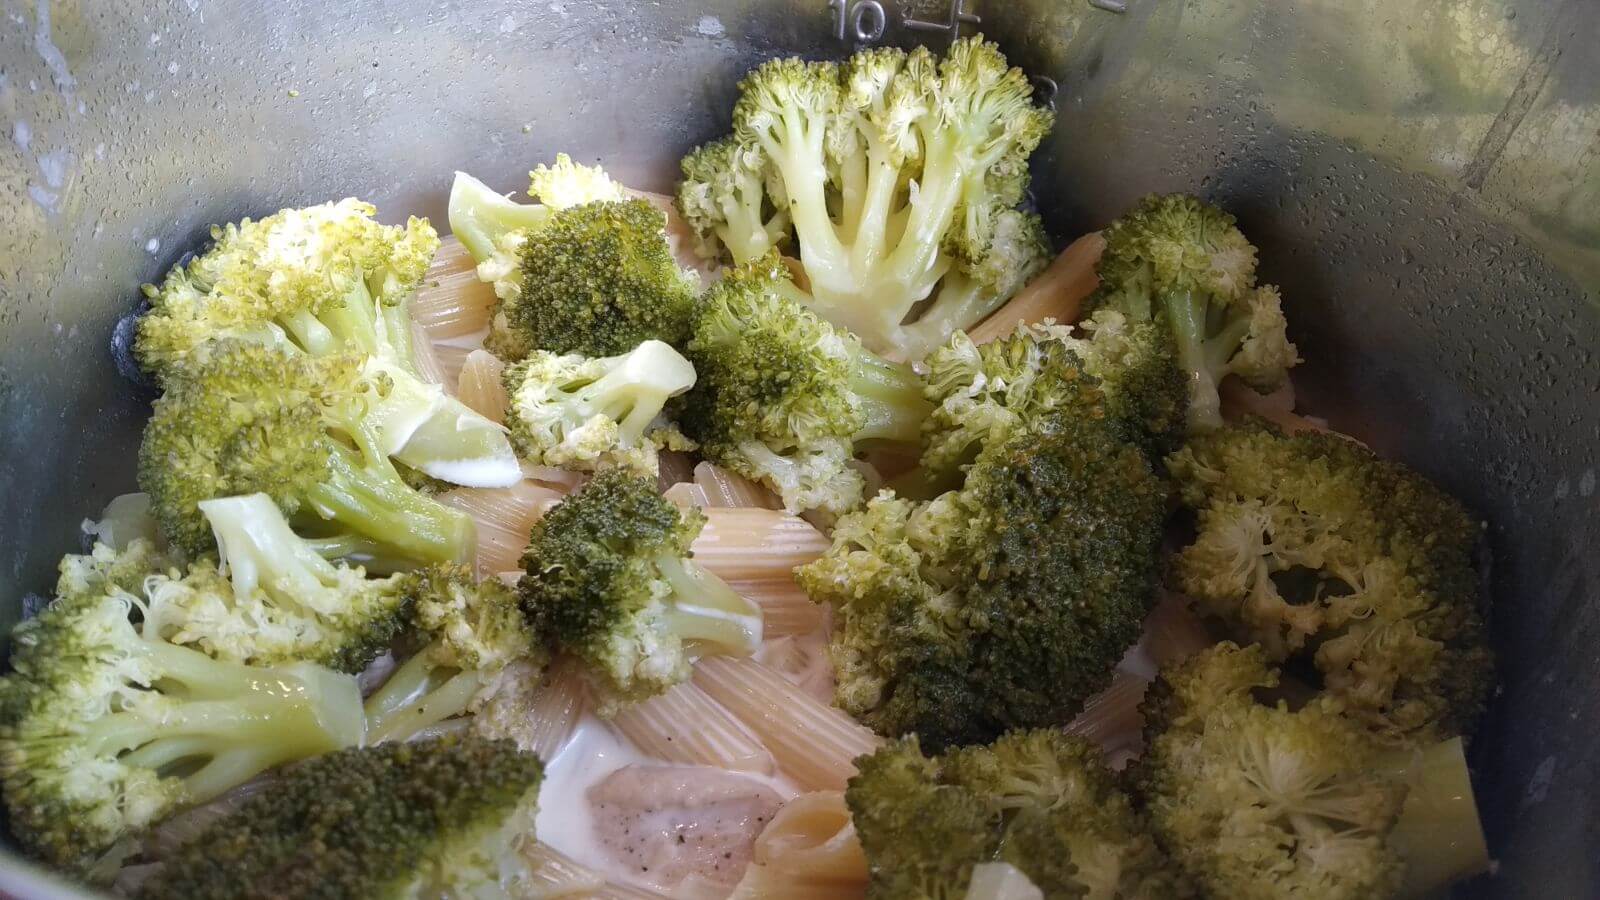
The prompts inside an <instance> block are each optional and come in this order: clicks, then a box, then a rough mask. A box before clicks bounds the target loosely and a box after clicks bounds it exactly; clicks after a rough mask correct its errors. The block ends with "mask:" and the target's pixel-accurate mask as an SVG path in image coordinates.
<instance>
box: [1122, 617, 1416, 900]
mask: <svg viewBox="0 0 1600 900" xmlns="http://www.w3.org/2000/svg"><path fill="white" fill-rule="evenodd" d="M1277 684H1278V675H1277V673H1276V672H1275V671H1273V670H1271V669H1270V668H1269V667H1268V666H1267V664H1266V655H1265V654H1264V653H1263V652H1262V651H1261V649H1260V648H1259V647H1250V648H1247V649H1240V648H1239V647H1238V646H1237V645H1234V644H1231V643H1223V644H1218V645H1217V646H1215V647H1212V648H1210V649H1207V650H1205V651H1202V652H1201V653H1199V654H1198V655H1196V656H1193V657H1190V658H1189V659H1188V660H1186V661H1183V662H1180V663H1177V664H1175V665H1174V666H1172V667H1169V668H1168V669H1167V670H1166V671H1165V672H1163V674H1162V677H1161V680H1160V681H1159V682H1158V683H1157V684H1156V685H1155V686H1153V687H1152V688H1151V689H1150V695H1149V697H1148V698H1147V702H1146V704H1145V710H1144V711H1145V721H1146V730H1147V733H1148V738H1147V744H1148V747H1147V750H1146V752H1145V755H1144V757H1143V758H1142V759H1141V760H1140V762H1139V763H1138V770H1137V777H1136V783H1137V786H1138V790H1139V793H1140V795H1141V797H1142V800H1143V804H1144V806H1145V808H1146V810H1147V811H1148V814H1149V817H1150V822H1151V825H1152V828H1153V830H1154V833H1155V835H1156V839H1157V840H1158V841H1159V842H1160V843H1161V844H1162V846H1163V847H1164V849H1166V851H1167V852H1168V853H1169V854H1171V855H1172V858H1173V859H1174V860H1175V861H1176V862H1177V863H1178V865H1179V866H1180V867H1181V868H1182V869H1183V871H1184V874H1185V875H1187V876H1188V877H1189V878H1191V879H1193V880H1194V882H1195V883H1196V884H1197V886H1198V887H1199V888H1200V890H1201V892H1202V893H1203V894H1205V895H1206V896H1213V897H1237V898H1241V900H1250V898H1262V900H1266V898H1269V897H1270V898H1277V897H1315V898H1318V900H1337V898H1346V897H1348V898H1357V897H1362V898H1369V897H1385V896H1392V895H1393V893H1394V891H1395V889H1396V888H1397V887H1398V886H1399V883H1400V879H1401V877H1402V860H1401V858H1400V856H1399V854H1398V853H1397V852H1396V851H1395V849H1394V848H1393V846H1391V844H1390V842H1389V840H1388V836H1389V834H1390V832H1391V830H1392V829H1393V828H1394V826H1395V822H1396V820H1397V818H1398V816H1399V814H1400V809H1401V804H1402V802H1403V801H1404V799H1405V795H1406V784H1405V781H1404V780H1403V779H1402V778H1401V777H1400V776H1398V775H1396V774H1394V773H1392V772H1388V771H1385V768H1384V763H1383V759H1382V756H1381V753H1380V748H1379V747H1378V745H1376V744H1375V743H1374V742H1372V741H1371V740H1370V739H1369V738H1368V736H1367V734H1366V733H1365V731H1364V730H1363V729H1362V728H1361V727H1360V726H1359V725H1358V724H1356V723H1355V722H1352V721H1350V720H1349V719H1346V718H1344V717H1343V716H1341V715H1339V714H1338V712H1337V710H1336V709H1335V708H1334V707H1333V706H1331V705H1329V704H1325V703H1322V702H1320V701H1316V700H1313V702H1311V703H1310V704H1307V705H1306V706H1304V707H1302V708H1300V709H1299V710H1294V711H1291V710H1290V708H1289V707H1288V706H1287V705H1286V704H1284V703H1282V702H1280V703H1278V704H1277V705H1266V704H1263V703H1260V702H1257V700H1256V699H1255V698H1254V697H1253V696H1252V692H1253V691H1258V690H1265V689H1271V688H1274V687H1276V686H1277Z"/></svg>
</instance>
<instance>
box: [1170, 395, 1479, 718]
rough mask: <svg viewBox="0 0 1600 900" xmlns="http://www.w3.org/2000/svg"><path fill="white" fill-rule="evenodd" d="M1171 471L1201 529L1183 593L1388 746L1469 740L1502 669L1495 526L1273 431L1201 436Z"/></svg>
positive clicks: (1365, 454) (1391, 470) (1397, 472)
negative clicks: (1496, 656)
mask: <svg viewBox="0 0 1600 900" xmlns="http://www.w3.org/2000/svg"><path fill="white" fill-rule="evenodd" d="M1168 468H1169V470H1170V471H1171V472H1172V474H1173V477H1174V478H1175V479H1176V481H1177V483H1178V486H1179V489H1180V492H1181V494H1182V498H1183V502H1184V504H1185V505H1186V506H1188V507H1189V508H1190V509H1192V510H1194V511H1195V512H1196V530H1197V534H1196V537H1195V540H1194V542H1193V543H1192V544H1190V545H1189V546H1188V547H1186V548H1184V549H1183V550H1182V551H1181V552H1180V553H1179V554H1178V555H1177V557H1176V559H1175V560H1174V562H1173V566H1172V580H1173V582H1174V584H1175V586H1176V587H1177V588H1178V589H1180V590H1182V591H1184V592H1185V593H1187V594H1189V595H1191V596H1193V597H1194V598H1195V600H1196V602H1197V604H1198V606H1197V608H1198V610H1199V611H1200V612H1202V613H1204V614H1207V615H1210V616H1214V617H1216V618H1218V619H1220V620H1222V621H1223V622H1224V623H1225V624H1226V625H1227V627H1228V628H1230V629H1231V630H1232V631H1233V633H1234V635H1235V636H1237V637H1238V638H1240V639H1241V640H1245V641H1251V642H1260V644H1261V645H1262V647H1263V648H1264V649H1265V652H1266V653H1267V654H1268V655H1269V656H1270V658H1271V659H1273V660H1274V661H1283V660H1288V659H1291V658H1299V659H1304V660H1307V661H1309V662H1310V663H1311V664H1312V665H1311V666H1310V667H1309V668H1312V669H1313V670H1314V671H1315V672H1316V673H1317V674H1318V676H1319V677H1320V679H1321V682H1322V683H1321V685H1320V687H1322V688H1324V689H1325V690H1326V691H1327V692H1328V694H1329V695H1330V696H1331V697H1332V698H1334V699H1336V700H1337V701H1338V702H1339V703H1340V704H1341V705H1342V707H1343V709H1344V711H1345V713H1346V714H1347V715H1350V716H1353V717H1355V718H1357V719H1358V720H1360V721H1361V722H1362V723H1364V724H1365V725H1366V726H1367V727H1368V728H1370V729H1371V730H1372V731H1373V733H1374V735H1375V736H1377V737H1379V738H1380V739H1382V740H1384V741H1385V742H1388V743H1404V742H1414V741H1424V742H1431V741H1436V740H1440V739H1442V738H1446V737H1450V736H1453V735H1457V734H1464V733H1466V732H1467V731H1468V730H1469V727H1470V725H1471V723H1472V721H1473V720H1474V719H1475V718H1476V716H1477V715H1478V713H1479V712H1480V711H1481V710H1482V709H1483V706H1484V702H1485V699H1486V697H1487V695H1488V691H1489V686H1490V684H1491V682H1492V675H1491V669H1492V661H1491V658H1490V653H1489V649H1488V646H1487V644H1486V639H1485V635H1484V627H1483V622H1482V620H1481V619H1480V617H1479V614H1478V608H1477V604H1478V595H1479V590H1480V588H1479V578H1478V575H1477V572H1476V571H1475V570H1474V568H1473V565H1472V558H1473V553H1474V550H1475V547H1476V544H1477V541H1478V538H1479V536H1480V534H1481V531H1482V529H1481V526H1480V525H1479V523H1478V521H1477V520H1476V519H1474V518H1473V517H1472V516H1471V515H1470V514H1468V512H1467V511H1466V510H1465V509H1463V508H1462V506H1461V504H1460V503H1458V502H1457V501H1456V500H1455V499H1454V498H1452V497H1450V496H1449V495H1447V494H1445V493H1444V492H1443V491H1442V490H1440V489H1439V488H1438V487H1436V486H1434V485H1433V484H1431V483H1429V482H1428V481H1427V480H1426V479H1424V478H1423V477H1422V476H1420V475H1418V474H1417V473H1416V472H1413V471H1412V470H1410V469H1408V468H1406V467H1405V466H1403V465H1401V464H1399V463H1394V462H1388V461H1385V460H1381V459H1379V458H1378V457H1376V456H1374V455H1373V454H1372V453H1371V452H1370V451H1368V450H1366V449H1364V448H1362V447H1360V446H1358V445H1356V444H1354V443H1352V442H1350V441H1347V440H1344V439H1342V438H1340V437H1338V436H1336V435H1330V434H1297V435H1294V436H1285V435H1283V434H1282V433H1281V432H1279V431H1278V430H1277V429H1275V428H1273V427H1272V426H1270V425H1268V424H1266V423H1263V422H1253V423H1249V424H1245V425H1238V426H1230V427H1227V428H1223V429H1221V430H1218V431H1216V432H1213V433H1209V434H1205V435H1200V436H1196V437H1194V438H1192V439H1191V440H1190V443H1189V445H1188V446H1187V447H1185V448H1184V449H1183V450H1181V451H1179V452H1178V453H1176V454H1174V455H1173V456H1172V457H1171V459H1170V461H1169V464H1168Z"/></svg>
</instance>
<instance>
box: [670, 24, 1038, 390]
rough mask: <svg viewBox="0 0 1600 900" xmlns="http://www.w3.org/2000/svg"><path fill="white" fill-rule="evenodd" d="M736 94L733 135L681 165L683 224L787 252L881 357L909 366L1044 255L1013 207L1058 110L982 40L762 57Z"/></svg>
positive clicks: (823, 310) (814, 303)
mask: <svg viewBox="0 0 1600 900" xmlns="http://www.w3.org/2000/svg"><path fill="white" fill-rule="evenodd" d="M739 90H740V97H739V100H738V102H737V104H736V105H735V106H734V112H733V119H734V125H733V134H732V135H730V136H729V137H727V138H723V139H721V140H718V141H715V142H712V143H710V144H707V145H705V146H703V147H701V148H699V149H697V150H696V151H694V152H693V153H691V154H690V155H689V156H688V157H687V158H685V159H684V161H683V174H684V180H683V183H682V185H681V186H680V188H679V191H678V204H679V207H680V209H681V210H682V212H683V214H684V217H685V219H686V220H687V221H688V222H689V223H690V224H691V225H693V226H694V227H695V228H696V230H697V231H698V232H699V233H700V236H701V243H702V245H703V247H704V249H706V250H708V251H712V252H722V251H726V254H727V255H728V256H729V257H730V258H731V259H732V261H733V262H734V263H737V264H743V263H747V262H750V261H752V260H755V259H758V258H760V257H761V256H763V255H764V254H766V253H767V252H768V251H770V250H772V249H773V248H775V247H777V246H779V245H780V244H788V245H789V246H791V247H793V248H794V250H795V252H797V253H798V255H799V259H800V265H801V267H802V268H803V269H804V271H805V274H806V281H807V283H808V288H807V289H806V290H804V291H801V292H799V293H801V296H802V297H803V300H804V302H805V303H806V304H807V305H808V306H810V307H811V308H812V309H814V310H816V311H817V312H818V313H820V314H821V315H822V316H824V317H825V318H827V319H828V320H829V321H831V322H833V323H834V324H837V325H841V326H843V327H846V328H849V329H850V330H851V331H853V332H855V333H856V334H858V335H860V336H861V339H862V340H863V341H864V342H865V343H866V344H867V346H868V347H870V348H872V349H873V350H874V351H875V352H878V353H883V354H886V355H890V356H893V357H895V358H898V359H920V358H921V356H922V355H923V354H924V353H926V352H927V351H929V350H931V349H933V348H934V347H937V346H938V345H939V344H941V343H943V342H944V340H945V339H946V338H948V337H949V335H950V334H951V332H953V331H955V330H956V329H959V328H966V327H970V326H971V325H973V324H975V323H977V322H978V321H979V320H981V319H982V318H983V317H984V316H986V315H987V314H988V313H989V312H991V311H993V310H994V309H995V308H996V307H998V306H999V305H1000V304H1001V303H1003V302H1004V301H1005V300H1006V299H1007V298H1008V297H1010V295H1011V294H1012V293H1014V292H1015V291H1016V290H1017V289H1018V288H1020V287H1021V286H1022V284H1023V283H1025V282H1026V281H1027V279H1029V278H1030V277H1032V276H1033V275H1034V274H1036V273H1037V272H1038V271H1039V270H1040V269H1042V268H1043V267H1044V265H1045V263H1046V262H1047V261H1048V256H1049V241H1048V239H1047V238H1046V236H1045V235H1044V232H1043V229H1042V228H1041V226H1040V223H1039V220H1038V217H1036V216H1033V215H1031V214H1029V213H1025V212H1021V211H1019V210H1018V209H1016V206H1017V204H1018V203H1019V202H1020V201H1021V200H1022V198H1023V195H1024V194H1025V193H1026V190H1027V180H1028V173H1027V160H1028V156H1029V154H1031V153H1032V152H1033V149H1034V148H1035V147H1036V146H1037V145H1038V143H1039V141H1040V140H1041V139H1042V138H1043V137H1044V135H1045V134H1046V133H1047V132H1048V131H1049V130H1050V126H1051V123H1052V116H1051V114H1050V113H1049V112H1048V111H1047V110H1044V109H1042V108H1039V107H1037V106H1035V105H1033V103H1032V92H1033V89H1032V86H1031V85H1030V84H1029V82H1028V79H1027V77H1026V76H1025V75H1024V74H1023V73H1022V71H1021V70H1019V69H1015V68H1009V67H1008V65H1007V63H1006V60H1005V57H1004V56H1002V55H1001V53H1000V51H999V49H998V48H997V47H996V46H995V45H994V44H992V43H988V42H986V41H984V40H983V39H982V37H974V38H965V39H962V40H958V41H956V42H955V43H954V44H953V45H952V46H951V48H950V50H949V52H948V53H947V54H946V55H945V57H944V59H942V60H940V59H936V58H935V57H934V56H933V54H932V53H930V52H929V51H928V50H927V49H926V48H917V49H915V50H912V51H910V52H905V51H901V50H897V49H888V48H883V49H873V50H866V51H863V52H860V53H857V54H856V55H854V56H852V57H851V58H850V59H849V60H847V61H846V62H844V63H842V64H838V63H831V62H805V61H803V60H800V59H792V58H791V59H777V60H772V61H770V62H767V63H765V64H764V65H762V66H761V67H760V68H758V69H756V70H755V71H754V72H751V73H750V74H749V75H748V76H747V77H746V78H745V80H744V81H743V82H741V83H740V86H739Z"/></svg>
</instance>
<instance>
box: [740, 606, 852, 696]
mask: <svg viewBox="0 0 1600 900" xmlns="http://www.w3.org/2000/svg"><path fill="white" fill-rule="evenodd" d="M825 618H826V617H825V616H824V619H825ZM822 636H823V632H822V631H820V630H819V631H817V632H814V633H813V634H812V635H810V636H808V637H809V639H808V637H801V636H795V635H788V636H784V637H779V638H777V639H775V640H769V641H767V642H766V643H765V644H763V645H762V646H761V651H760V652H759V653H757V654H756V660H757V661H758V662H760V663H761V664H762V665H764V666H766V667H767V668H769V669H772V670H773V671H775V672H777V673H778V674H780V675H782V676H783V677H785V678H787V679H789V680H790V681H791V682H794V684H795V685H797V686H798V687H799V688H800V689H801V690H803V691H805V692H806V693H807V694H810V695H811V696H812V697H815V698H816V699H817V700H818V701H820V702H822V703H830V702H832V700H833V665H832V663H831V662H830V661H829V659H828V652H827V645H826V644H825V643H824V642H823V641H822V640H820V638H821V637H822Z"/></svg>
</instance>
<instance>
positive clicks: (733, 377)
mask: <svg viewBox="0 0 1600 900" xmlns="http://www.w3.org/2000/svg"><path fill="white" fill-rule="evenodd" d="M796 298H797V289H796V288H795V285H794V282H793V281H792V280H791V278H790V275H789V272H788V269H787V268H786V267H785V266H784V265H783V263H782V262H781V261H780V260H779V259H778V257H777V256H775V255H770V254H769V255H768V256H765V257H762V258H761V259H758V260H755V261H753V262H750V263H748V264H746V265H743V266H740V267H738V268H736V269H734V270H733V271H731V272H729V273H728V274H726V275H725V276H724V277H723V279H722V280H721V281H719V282H718V283H717V284H716V285H715V286H714V287H712V288H711V290H710V292H708V294H707V295H706V297H705V299H704V301H703V303H702V304H701V307H700V310H699V312H698V314H697V315H696V317H695V322H694V331H693V338H692V339H691V340H690V342H689V358H690V359H691V360H692V361H693V362H694V366H695V371H696V372H697V373H698V375H699V382H698V384H697V385H696V387H695V389H694V390H692V391H690V393H689V394H688V395H687V397H686V402H685V409H684V412H683V418H682V421H683V427H684V430H685V431H686V432H687V433H688V435H689V437H691V438H693V439H694V440H696V441H698V442H699V443H700V445H701V448H702V449H703V450H704V452H705V453H706V455H707V456H710V457H711V458H713V459H715V460H716V461H717V462H719V463H720V464H722V465H724V466H727V467H728V468H730V469H732V470H734V471H735V472H738V473H739V474H741V475H744V476H745V477H746V478H750V479H752V480H756V481H761V482H763V483H765V484H767V485H768V486H769V487H771V488H772V489H773V490H774V491H776V492H777V493H778V494H779V496H781V497H782V498H783V502H784V505H785V507H787V508H788V509H789V510H790V511H791V512H793V511H798V510H805V509H823V510H827V511H829V512H834V513H842V512H844V511H845V510H847V509H849V508H851V507H853V506H855V505H856V504H857V503H859V501H860V497H861V491H862V483H863V482H862V478H861V476H860V474H859V473H857V472H856V471H855V470H854V469H852V468H850V467H849V465H848V464H849V462H850V460H851V458H852V457H853V454H854V451H855V449H856V448H857V446H858V445H861V446H867V445H884V444H891V445H892V444H912V443H913V442H915V441H916V440H917V439H918V429H919V428H920V426H921V423H922V420H923V417H924V416H926V415H927V413H928V410H929V407H928V403H927V401H925V400H924V399H923V397H922V385H921V382H920V380H919V379H918V378H917V376H916V373H915V372H913V371H912V370H911V368H910V367H909V366H905V365H902V364H899V363H891V362H888V361H887V360H884V359H882V358H881V357H878V356H876V355H875V354H873V353H871V352H869V351H868V350H866V349H865V348H864V347H862V346H861V343H860V341H858V340H856V338H855V337H854V336H852V335H851V334H850V333H849V332H847V331H844V330H842V329H839V328H836V327H834V326H833V325H830V324H829V323H828V322H827V321H825V320H823V319H821V318H819V317H818V316H816V315H815V314H814V313H812V312H811V311H810V310H808V309H806V308H805V307H804V306H803V305H801V304H800V303H799V302H797V299H796Z"/></svg>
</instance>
